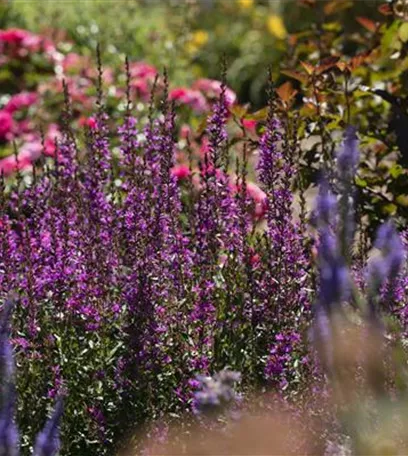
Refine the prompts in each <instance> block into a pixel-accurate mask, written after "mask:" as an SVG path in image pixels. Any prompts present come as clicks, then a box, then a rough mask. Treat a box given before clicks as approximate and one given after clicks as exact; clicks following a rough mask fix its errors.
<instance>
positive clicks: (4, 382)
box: [0, 299, 19, 456]
mask: <svg viewBox="0 0 408 456" xmlns="http://www.w3.org/2000/svg"><path fill="white" fill-rule="evenodd" d="M13 306H14V301H13V300H12V299H8V300H7V301H6V303H5V304H4V307H3V312H2V315H1V318H0V387H1V388H0V393H1V410H0V456H18V454H19V435H18V429H17V426H16V424H15V420H14V410H15V387H14V378H13V375H14V360H13V351H12V348H11V345H10V341H9V332H10V329H9V322H10V317H11V312H12V310H13Z"/></svg>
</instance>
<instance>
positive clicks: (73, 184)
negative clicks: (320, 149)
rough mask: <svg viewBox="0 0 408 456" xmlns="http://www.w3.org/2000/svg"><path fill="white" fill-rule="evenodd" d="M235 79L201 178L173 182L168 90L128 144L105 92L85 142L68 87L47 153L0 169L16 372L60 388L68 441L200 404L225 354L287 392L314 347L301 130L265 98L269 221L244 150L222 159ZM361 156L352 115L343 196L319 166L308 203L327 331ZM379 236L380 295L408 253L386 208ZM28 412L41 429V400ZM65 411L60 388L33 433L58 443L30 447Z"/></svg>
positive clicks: (346, 280) (93, 448)
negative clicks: (114, 123) (12, 174)
mask: <svg viewBox="0 0 408 456" xmlns="http://www.w3.org/2000/svg"><path fill="white" fill-rule="evenodd" d="M225 93H226V87H225V84H224V85H223V88H222V90H221V96H220V98H219V100H218V102H217V103H216V104H215V106H214V111H213V114H212V115H211V116H210V117H209V119H208V122H207V130H206V135H207V137H208V144H209V147H208V152H207V153H206V154H205V157H204V159H203V160H202V161H201V162H200V163H199V172H198V176H196V177H198V181H199V189H198V190H197V188H196V187H195V185H193V179H194V177H195V176H193V175H190V176H189V179H188V182H187V183H185V184H183V185H180V183H179V182H178V181H177V178H176V177H175V176H174V175H173V174H172V172H171V169H172V167H173V166H174V160H175V151H176V141H177V140H176V134H175V131H176V116H175V112H174V107H173V106H172V105H171V104H170V103H169V102H168V101H167V100H168V96H167V92H166V91H165V97H164V100H163V101H162V103H161V107H160V112H159V113H158V114H157V115H155V113H154V110H153V109H151V112H150V115H149V118H148V119H146V121H145V122H142V121H140V120H138V119H136V118H135V117H134V116H133V115H132V113H131V111H130V109H129V110H128V111H127V114H126V116H125V119H124V122H123V124H122V126H121V127H120V128H119V129H118V137H119V143H120V145H119V147H115V146H112V139H113V138H112V131H111V129H110V127H109V119H108V117H107V114H106V112H105V110H104V108H103V106H102V104H101V103H100V104H99V109H98V112H97V114H96V115H95V124H94V125H92V127H90V128H88V129H87V130H86V132H85V137H84V140H83V141H81V140H80V138H78V137H76V135H75V134H74V133H73V131H72V130H71V129H70V127H69V117H70V105H69V101H67V103H66V109H65V112H64V115H63V120H64V129H63V134H62V137H61V139H60V140H59V141H58V142H57V144H56V151H57V153H56V160H55V162H54V164H53V165H52V166H49V165H48V164H46V165H45V166H40V167H38V166H37V167H34V168H33V173H32V175H31V176H23V175H21V174H20V173H17V176H16V179H15V182H13V183H11V184H10V183H6V182H4V180H2V181H1V188H0V271H1V274H0V295H1V298H2V299H3V300H5V299H6V298H7V296H9V295H10V293H16V294H17V295H18V298H17V306H16V310H15V322H14V325H13V334H12V336H13V337H12V342H13V344H14V347H15V350H16V352H17V356H18V359H19V362H20V364H21V369H20V371H21V373H22V377H23V376H24V375H25V374H27V375H30V376H31V377H30V379H31V385H30V386H31V389H30V390H27V391H25V390H24V389H20V390H19V396H21V397H22V403H23V404H25V403H26V402H29V401H30V400H31V401H32V398H29V397H28V396H29V395H33V394H34V395H35V394H38V395H39V396H38V400H40V399H41V401H42V400H43V398H44V388H45V389H47V388H48V391H46V393H45V398H47V395H48V398H52V397H54V396H55V395H58V394H60V393H62V392H65V391H66V392H67V399H66V404H67V408H69V410H70V413H69V414H66V417H64V423H65V429H68V431H67V433H66V434H65V435H64V445H65V446H64V448H66V451H67V452H68V453H69V454H85V453H86V454H99V455H100V454H107V453H106V451H108V450H107V448H108V447H109V444H112V442H114V441H115V439H116V440H117V438H118V435H119V434H120V432H121V431H123V430H124V428H125V427H126V424H129V425H131V426H132V425H135V424H140V422H142V421H144V420H146V419H156V418H160V417H161V414H162V413H166V412H172V413H173V414H174V413H179V412H182V411H185V410H186V409H188V408H190V407H191V405H192V404H194V395H193V388H192V383H191V380H192V379H194V378H196V376H197V375H198V374H201V375H204V376H208V375H210V374H211V373H213V372H217V371H220V370H221V369H223V368H224V367H225V366H230V367H231V369H233V370H234V371H239V372H241V374H242V378H243V380H244V381H245V382H248V383H250V384H252V385H253V386H255V387H256V386H257V385H263V386H265V385H268V384H269V385H271V386H272V385H273V386H274V387H276V388H277V389H278V391H286V390H287V389H288V387H289V386H290V384H291V379H292V378H293V377H294V376H295V375H296V369H297V368H296V366H299V365H302V364H304V363H307V358H306V356H305V355H306V352H307V349H306V347H305V344H304V343H303V341H302V336H301V335H302V333H304V330H305V329H306V327H307V325H308V324H309V322H310V314H311V306H310V302H311V300H312V293H311V288H312V280H311V278H312V274H311V271H312V269H313V268H312V265H311V264H310V242H309V236H308V234H307V233H306V232H305V231H304V229H303V228H302V227H304V225H305V223H304V220H303V221H302V220H301V221H300V222H296V221H295V220H294V218H293V214H292V205H293V192H292V184H293V180H294V179H295V177H296V173H297V169H296V165H295V156H296V150H297V143H296V138H291V137H290V135H289V133H288V131H289V129H288V128H286V127H287V126H286V125H285V121H284V120H280V119H279V117H278V115H277V114H276V112H275V111H274V108H273V104H271V107H270V113H269V116H268V118H267V120H266V124H265V127H264V132H263V134H262V136H261V138H260V141H259V147H258V152H259V159H258V164H257V170H258V175H259V181H260V183H261V185H262V188H263V190H264V192H265V194H266V203H265V204H266V212H265V219H266V227H265V228H262V227H259V226H257V224H256V222H254V219H253V217H252V216H251V211H252V208H251V204H253V203H251V200H250V198H249V197H248V193H247V188H246V187H247V169H246V165H247V157H246V153H245V149H244V152H243V156H242V157H240V159H238V160H237V170H238V172H237V177H236V178H232V177H231V174H229V172H228V170H229V162H230V158H231V157H230V156H229V143H228V134H227V120H228V115H229V108H228V103H227V100H226V95H225ZM356 154H357V155H356ZM357 163H358V148H357V142H356V138H355V132H354V130H351V129H349V130H347V132H346V140H345V142H344V147H343V149H342V151H341V153H340V155H339V157H338V169H339V176H340V177H339V179H338V185H339V188H340V189H341V191H342V194H341V195H343V196H341V197H340V198H336V197H335V196H334V195H333V194H332V193H331V191H330V183H329V182H323V183H322V185H321V187H320V193H319V197H318V201H317V210H316V221H317V222H316V223H317V229H318V234H319V246H318V268H319V285H318V297H317V305H316V306H315V322H316V328H317V331H316V333H317V334H318V336H317V337H320V338H324V339H325V340H327V341H329V338H330V318H331V314H332V312H333V311H334V310H335V309H336V308H338V307H339V305H341V303H342V302H343V301H346V300H348V299H349V298H350V293H351V286H350V277H349V265H348V259H349V253H350V252H349V251H348V249H347V248H346V247H347V246H348V245H349V244H350V239H352V238H353V237H354V232H355V225H354V218H355V214H354V211H353V205H352V204H350V201H352V200H353V188H352V179H353V178H354V172H355V168H356V166H357ZM28 177H29V178H30V179H28V180H27V178H28ZM234 189H238V190H234ZM344 195H346V196H344ZM338 200H339V201H338ZM338 205H339V206H340V208H341V210H342V211H343V212H344V213H341V217H340V215H339V211H338V210H337V206H338ZM338 233H340V234H339V236H338ZM376 246H377V247H378V249H379V250H380V252H381V256H380V258H379V260H378V261H375V262H373V263H372V265H371V268H370V270H369V271H370V272H369V274H370V278H369V281H368V282H369V284H370V289H371V290H373V296H374V294H378V291H379V290H380V289H383V287H384V283H385V280H386V278H387V277H393V276H396V275H397V274H398V272H399V270H400V269H401V267H402V262H403V256H402V254H401V251H402V249H401V248H400V247H401V245H400V241H399V238H398V236H397V234H396V232H395V230H394V228H392V226H391V225H390V224H388V225H385V226H384V227H383V228H381V231H380V234H379V237H378V241H377V244H376ZM390 287H391V286H390ZM395 288H396V287H395V286H392V287H391V288H389V290H388V291H389V293H391V294H393V293H394V291H395ZM372 304H373V306H377V304H376V303H374V302H373V303H372ZM5 312H6V313H7V307H6V308H5V310H4V311H3V315H5V314H6V313H5ZM2 328H3V327H2ZM2 331H3V332H4V331H5V330H3V329H2ZM3 332H2V333H1V334H2V339H1V340H2V344H3V345H2V346H1V348H2V357H3V358H4V359H5V360H6V361H7V362H8V361H9V360H10V350H11V348H10V344H9V342H8V339H7V338H6V337H4V335H3ZM6 352H7V353H8V354H7V353H6ZM3 353H5V355H3ZM3 358H2V359H3ZM7 362H5V363H3V364H4V366H7ZM33 366H37V368H34V367H33ZM44 366H47V368H46V369H44ZM5 368H6V367H5ZM33 372H36V374H35V375H34V374H33ZM234 375H235V374H234ZM234 375H233V376H232V377H231V376H229V375H227V374H225V371H224V373H220V374H219V375H218V377H217V378H216V379H213V380H211V381H209V382H204V386H205V388H204V391H202V392H201V393H199V394H198V395H196V400H199V401H200V402H201V403H203V404H204V405H206V404H207V405H208V404H209V403H215V402H217V401H218V402H220V401H222V400H224V399H228V398H229V394H230V392H231V381H232V382H234V381H236V380H237V377H236V376H234ZM201 378H204V377H201ZM22 381H23V380H22ZM44 385H45V386H44ZM225 385H227V386H225ZM18 386H19V382H18V381H17V387H18ZM41 389H42V391H43V393H41V392H39V393H37V391H41ZM289 389H290V388H289ZM227 396H228V397H227ZM8 397H9V398H12V397H13V395H12V394H10V395H8ZM10 400H11V399H10ZM41 401H40V402H41ZM58 404H59V403H58ZM10 407H11V408H12V405H10V404H8V403H5V404H4V407H3V409H4V411H3V412H2V413H3V415H4V417H5V418H2V420H3V421H1V422H0V423H1V426H2V427H0V429H1V431H0V432H3V433H4V432H6V433H7V432H8V434H7V437H3V434H0V445H2V444H3V443H2V442H3V441H4V442H6V441H8V440H7V439H10V442H15V444H17V434H16V428H15V426H14V424H13V423H14V421H13V414H12V412H11V408H10ZM23 413H26V414H27V415H26V416H25V422H24V426H26V431H27V432H28V434H33V433H34V428H33V427H32V423H31V420H30V414H32V413H34V412H33V411H32V410H30V411H27V412H23ZM3 415H2V416H3ZM60 415H61V406H60V405H57V408H56V411H55V413H54V415H53V418H51V420H50V421H49V422H48V424H47V426H46V428H45V429H44V431H43V432H42V433H41V434H40V436H39V437H38V439H37V446H38V447H44V448H48V449H47V450H41V451H42V452H41V451H40V450H38V452H37V453H36V454H38V455H40V454H44V455H46V454H47V455H48V454H54V453H53V451H54V452H55V451H56V450H55V449H56V448H57V446H58V445H57V440H56V439H54V436H55V435H56V434H57V430H58V420H59V417H60ZM7 420H8V421H7ZM23 421H24V420H23ZM3 422H4V424H3ZM78 422H80V423H81V424H80V427H81V432H78ZM112 423H114V424H112ZM71 427H72V429H73V430H74V431H72V432H73V434H69V429H70V428H71ZM3 429H5V431H3ZM75 429H76V431H75ZM115 432H116V433H117V434H115ZM4 435H5V434H4ZM84 436H91V437H89V441H87V440H86V437H84ZM2 439H3V440H2ZM13 439H14V440H13ZM51 441H52V442H54V443H50V442H51ZM84 442H85V443H84ZM95 442H96V443H95ZM53 445H54V447H53ZM53 448H55V449H53ZM47 451H48V452H47ZM81 452H82V453H81ZM84 452H85V453H84ZM104 452H105V453H104ZM68 453H67V454H68Z"/></svg>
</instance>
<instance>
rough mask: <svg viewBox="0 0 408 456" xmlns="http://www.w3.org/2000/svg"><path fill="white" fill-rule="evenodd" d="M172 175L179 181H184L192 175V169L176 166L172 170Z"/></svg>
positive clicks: (185, 166)
mask: <svg viewBox="0 0 408 456" xmlns="http://www.w3.org/2000/svg"><path fill="white" fill-rule="evenodd" d="M171 174H172V176H175V177H176V178H177V179H178V180H183V179H185V178H186V177H188V176H189V175H190V169H189V167H188V166H187V165H176V166H173V168H172V169H171Z"/></svg>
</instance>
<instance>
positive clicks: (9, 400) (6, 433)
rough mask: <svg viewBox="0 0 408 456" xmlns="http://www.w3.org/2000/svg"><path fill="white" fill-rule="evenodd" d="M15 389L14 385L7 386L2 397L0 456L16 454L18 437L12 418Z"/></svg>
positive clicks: (18, 444) (15, 455) (17, 452)
mask: <svg viewBox="0 0 408 456" xmlns="http://www.w3.org/2000/svg"><path fill="white" fill-rule="evenodd" d="M14 409H15V391H14V385H12V386H10V387H9V388H8V391H7V392H6V394H4V397H3V409H2V410H1V412H0V456H18V455H19V454H20V451H19V446H20V438H19V435H18V429H17V426H16V423H15V420H14Z"/></svg>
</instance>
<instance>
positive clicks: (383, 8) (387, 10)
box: [378, 3, 393, 16]
mask: <svg viewBox="0 0 408 456" xmlns="http://www.w3.org/2000/svg"><path fill="white" fill-rule="evenodd" d="M378 11H379V12H380V13H381V14H384V16H391V15H392V14H393V12H392V8H391V5H390V4H389V3H383V4H382V5H380V6H379V7H378Z"/></svg>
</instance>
